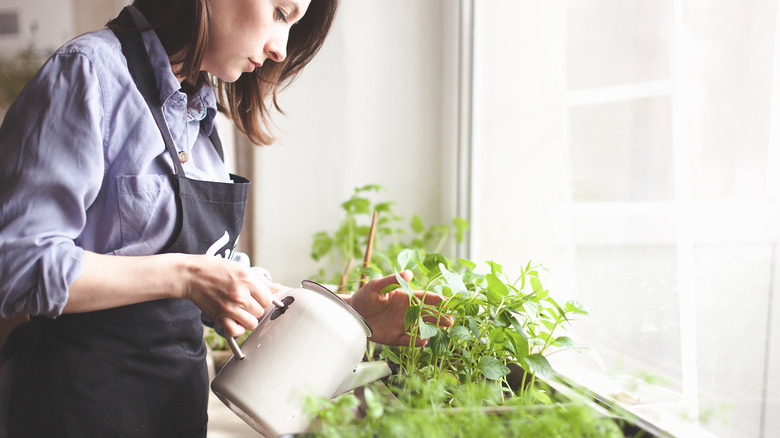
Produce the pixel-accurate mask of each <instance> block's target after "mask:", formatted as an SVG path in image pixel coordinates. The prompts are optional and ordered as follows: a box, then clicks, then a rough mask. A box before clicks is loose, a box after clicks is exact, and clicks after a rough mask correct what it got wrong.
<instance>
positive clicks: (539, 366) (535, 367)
mask: <svg viewBox="0 0 780 438" xmlns="http://www.w3.org/2000/svg"><path fill="white" fill-rule="evenodd" d="M520 360H522V361H523V362H525V364H526V365H528V368H529V369H530V370H531V372H533V373H536V374H538V375H540V376H542V377H547V378H548V379H551V378H553V377H555V372H554V371H553V369H552V366H551V365H550V362H548V361H547V358H546V357H544V356H542V355H541V354H538V353H537V354H532V355H530V356H526V357H523V358H520Z"/></svg>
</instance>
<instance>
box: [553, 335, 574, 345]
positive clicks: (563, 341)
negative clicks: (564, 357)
mask: <svg viewBox="0 0 780 438" xmlns="http://www.w3.org/2000/svg"><path fill="white" fill-rule="evenodd" d="M555 345H556V346H558V347H567V348H577V344H575V343H574V340H573V339H572V338H570V337H568V336H558V337H557V338H555Z"/></svg>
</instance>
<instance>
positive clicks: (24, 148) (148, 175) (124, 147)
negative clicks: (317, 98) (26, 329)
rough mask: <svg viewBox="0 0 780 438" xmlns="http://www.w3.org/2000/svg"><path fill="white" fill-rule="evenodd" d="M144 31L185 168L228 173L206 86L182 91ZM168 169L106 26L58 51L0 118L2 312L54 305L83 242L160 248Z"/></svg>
mask: <svg viewBox="0 0 780 438" xmlns="http://www.w3.org/2000/svg"><path fill="white" fill-rule="evenodd" d="M131 12H132V13H133V17H134V19H135V21H136V22H137V23H138V24H139V25H141V26H145V25H146V24H147V23H146V21H145V20H144V19H143V16H142V15H141V14H140V13H139V12H138V10H136V9H134V8H132V7H131ZM142 37H143V41H144V45H145V46H146V50H147V52H148V54H149V57H150V60H151V63H152V66H153V68H154V70H155V74H156V78H157V85H158V88H159V90H160V101H161V102H163V114H164V115H165V120H166V122H167V124H168V127H169V129H170V131H171V135H172V136H173V140H174V143H175V144H176V147H177V149H178V150H179V151H183V152H186V154H187V156H188V157H189V158H188V160H187V161H186V162H184V163H183V167H184V171H185V173H186V175H187V176H188V177H190V178H194V179H202V180H209V181H222V182H228V181H229V175H228V172H227V171H226V169H225V167H224V165H223V163H222V161H221V160H220V158H219V156H218V155H217V152H216V151H215V150H214V147H213V146H212V144H211V142H210V140H209V139H208V137H207V136H208V134H210V132H211V129H212V127H213V125H214V116H215V115H216V111H217V110H216V103H215V97H214V92H213V90H212V89H211V87H208V86H206V87H204V88H203V89H201V90H200V91H199V92H198V93H196V94H194V95H190V96H188V95H186V94H184V93H182V92H181V91H179V88H180V83H179V81H178V80H177V79H176V77H175V76H174V75H173V73H172V70H171V65H170V62H169V60H168V56H167V54H166V52H165V49H164V48H163V46H162V44H161V43H160V40H159V39H158V38H157V35H156V34H155V33H154V31H147V32H144V33H143V34H142ZM172 172H173V163H172V159H171V157H170V155H169V154H168V152H167V151H166V149H165V145H164V143H163V140H162V136H161V134H160V131H159V129H158V128H157V125H155V123H154V119H153V118H152V114H151V112H150V111H149V109H148V107H147V106H146V103H145V101H144V99H143V97H142V96H141V94H140V92H139V91H138V89H137V88H136V85H135V83H134V82H133V78H132V77H131V76H130V73H129V71H128V69H127V61H126V60H125V57H124V56H123V55H122V49H121V46H120V44H119V41H118V40H117V38H116V36H115V35H114V34H113V32H111V31H110V30H108V29H102V30H98V31H95V32H91V33H88V34H85V35H82V36H80V37H77V38H75V39H74V40H72V41H70V42H68V43H67V44H65V45H64V46H63V47H61V48H60V49H59V50H57V52H56V53H54V55H53V56H52V57H51V58H50V59H49V60H48V61H47V62H46V63H45V65H44V66H43V67H42V68H41V70H40V71H39V72H38V74H37V75H36V76H35V77H34V78H33V79H32V80H31V81H30V82H29V84H28V85H27V86H26V87H25V88H24V90H23V91H22V92H21V94H20V95H19V97H18V98H17V100H16V101H15V102H14V104H13V105H12V106H11V107H10V108H9V110H8V112H7V114H6V115H5V119H4V120H3V124H2V126H1V127H0V315H2V316H3V317H7V316H9V315H11V314H14V313H18V312H26V313H28V314H31V315H38V314H40V315H48V316H56V315H59V314H60V313H61V312H62V309H63V307H64V306H65V302H66V301H67V299H68V286H69V285H70V284H71V283H72V282H73V281H74V280H75V279H76V278H78V276H79V275H81V272H82V266H83V260H84V250H89V251H94V252H97V253H103V254H116V255H147V254H154V253H157V252H159V251H160V250H162V249H163V247H164V246H165V244H166V243H167V242H168V240H169V239H170V238H171V236H172V234H173V233H174V229H175V225H176V202H175V198H174V193H173V189H172V187H171V185H170V182H169V179H168V178H167V177H166V176H165V175H166V174H170V173H172Z"/></svg>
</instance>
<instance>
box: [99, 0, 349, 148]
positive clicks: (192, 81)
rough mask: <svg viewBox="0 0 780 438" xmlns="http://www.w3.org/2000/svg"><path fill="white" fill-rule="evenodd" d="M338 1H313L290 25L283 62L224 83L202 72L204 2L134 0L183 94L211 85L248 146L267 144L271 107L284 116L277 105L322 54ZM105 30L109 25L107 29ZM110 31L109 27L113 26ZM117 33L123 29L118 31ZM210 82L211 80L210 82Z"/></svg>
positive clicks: (205, 29)
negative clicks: (168, 61)
mask: <svg viewBox="0 0 780 438" xmlns="http://www.w3.org/2000/svg"><path fill="white" fill-rule="evenodd" d="M337 5H338V0H311V4H310V5H309V8H308V10H307V11H306V14H305V15H304V16H303V18H301V20H300V21H299V22H298V23H297V24H295V25H294V26H292V28H291V29H290V36H289V38H288V41H287V58H286V59H285V60H284V61H282V62H279V63H276V62H271V60H267V61H266V62H265V63H264V64H263V67H261V68H258V69H255V71H254V72H252V73H244V74H242V75H241V76H240V77H239V78H238V80H237V81H236V82H233V83H226V82H224V81H222V80H220V79H217V78H213V79H212V78H210V76H209V75H208V74H207V73H206V72H203V71H201V64H202V62H203V54H204V52H205V50H206V45H207V43H208V34H209V32H208V30H209V6H208V0H135V1H134V2H133V6H135V7H136V8H138V10H139V11H141V13H142V14H143V15H144V17H146V19H147V20H148V21H149V24H150V26H151V28H152V29H154V30H155V31H156V32H157V35H158V37H159V38H160V41H161V42H162V44H163V46H164V47H165V51H166V52H167V53H168V56H169V58H170V60H171V64H172V65H174V66H178V70H177V71H175V72H174V73H175V74H176V75H177V76H181V77H184V78H185V80H184V82H182V91H185V92H192V91H194V90H197V89H199V88H200V87H201V86H203V85H205V84H211V85H212V86H213V87H214V88H215V92H216V95H217V105H218V106H219V109H220V111H223V112H225V113H226V114H227V115H228V116H229V117H230V118H231V119H233V122H234V123H235V124H236V127H237V128H238V129H239V130H240V131H241V132H243V133H244V134H245V135H246V136H247V137H248V138H249V140H250V141H251V142H252V143H255V144H266V145H267V144H271V143H273V142H274V140H275V138H274V136H273V134H272V133H271V117H270V111H271V108H272V107H273V108H275V109H276V110H277V111H279V112H280V113H281V112H282V110H281V108H280V107H279V103H278V101H277V96H278V94H279V92H280V91H281V90H283V89H284V88H285V87H287V86H288V85H289V84H290V83H291V82H292V81H293V80H294V79H295V77H296V76H297V75H298V74H299V73H300V72H301V70H302V69H303V67H305V66H306V64H308V63H309V61H311V59H312V58H313V57H314V55H316V54H317V52H318V51H319V50H320V47H322V44H323V42H324V41H325V37H326V36H327V35H328V31H329V30H330V26H331V24H332V23H333V19H334V17H335V15H336V7H337ZM109 27H112V26H111V25H109ZM112 28H113V27H112ZM116 30H121V29H116ZM212 81H213V82H212Z"/></svg>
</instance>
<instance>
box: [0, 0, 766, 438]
mask: <svg viewBox="0 0 780 438" xmlns="http://www.w3.org/2000/svg"><path fill="white" fill-rule="evenodd" d="M124 4H125V2H124V1H119V0H116V1H114V0H46V1H44V0H0V57H1V59H0V81H2V82H0V96H1V97H0V107H7V106H8V105H9V104H10V101H11V100H12V99H13V96H14V95H15V93H17V92H18V89H19V88H20V87H21V85H22V84H23V83H24V82H26V79H25V78H26V77H27V78H29V74H31V72H32V71H34V70H35V69H36V68H37V67H38V66H39V65H40V63H41V62H43V59H45V57H46V56H48V54H50V53H51V52H52V51H53V50H55V49H56V48H57V47H58V46H59V45H60V44H62V43H63V42H65V41H66V40H67V39H69V38H72V37H73V36H75V35H77V34H79V33H82V32H85V31H88V30H91V29H97V28H99V27H101V26H103V25H104V24H105V22H106V21H108V19H110V18H112V17H113V16H114V15H115V14H116V13H117V12H118V11H119V10H120V9H121V7H122V6H123V5H124ZM779 20H780V10H779V9H778V1H777V0H740V1H738V2H737V1H733V0H731V1H729V0H620V1H614V0H576V1H566V0H548V1H544V2H541V1H538V0H426V1H415V0H342V2H341V8H340V10H339V13H338V16H337V19H336V23H335V27H334V28H333V30H332V33H331V35H330V37H329V39H328V41H327V42H326V44H325V46H324V47H323V49H322V51H321V52H320V54H319V55H318V57H317V58H316V59H315V60H314V61H313V62H312V64H310V65H309V66H308V67H307V69H306V70H305V71H304V72H303V74H302V75H301V77H300V78H299V80H298V81H297V82H296V83H295V84H294V85H293V86H292V87H290V88H289V89H288V90H286V92H285V93H284V94H283V95H282V98H281V100H280V102H281V106H282V108H283V110H284V111H285V115H279V116H277V117H276V119H275V120H276V122H277V124H278V133H279V142H278V144H275V145H272V146H269V147H263V148H254V147H251V146H250V145H248V144H247V142H246V140H245V139H243V138H242V137H241V136H240V135H236V134H235V132H234V131H231V129H230V123H229V121H227V120H222V121H221V124H220V127H221V129H222V136H223V138H228V142H227V143H229V145H230V147H231V153H230V160H231V166H232V167H233V168H234V169H235V170H236V171H237V173H241V174H244V175H246V176H248V177H249V178H250V179H251V180H252V182H253V194H252V201H253V206H252V210H251V212H250V219H249V221H248V223H247V229H246V231H245V232H244V235H243V236H242V246H243V248H244V250H245V251H247V252H248V253H250V255H251V256H252V258H253V261H254V263H255V264H257V265H261V266H264V267H265V268H267V269H269V270H270V271H271V273H272V275H273V276H274V278H275V279H276V280H277V281H281V282H283V283H286V284H289V285H295V284H297V283H298V282H300V281H301V280H303V279H306V278H307V277H309V276H310V275H312V273H314V272H315V271H316V269H317V264H316V263H315V262H314V261H313V260H312V259H311V258H310V257H309V254H310V251H311V243H312V236H313V234H314V233H316V232H318V231H322V230H332V229H335V228H336V227H337V226H338V223H339V221H340V219H341V218H342V216H343V211H342V210H341V209H340V206H339V204H340V203H341V202H342V201H344V200H345V199H347V198H348V197H349V196H350V195H351V194H352V193H353V188H354V187H357V186H363V185H366V184H379V185H382V186H383V187H385V188H386V189H387V191H386V192H385V193H386V196H387V197H388V198H389V199H391V200H392V201H393V202H395V205H394V208H395V210H396V212H397V213H399V214H400V215H404V216H407V215H410V214H417V215H419V216H420V217H421V218H422V219H423V220H424V221H425V222H426V223H445V222H448V221H449V220H451V219H452V218H453V217H455V216H459V217H463V218H466V219H468V220H469V221H470V223H471V231H470V233H469V234H468V237H467V239H466V241H464V243H463V244H461V245H458V246H457V247H455V248H451V250H452V251H453V253H457V254H458V255H460V256H464V257H468V258H470V259H472V260H476V261H487V260H494V261H496V262H498V263H501V264H502V265H503V266H504V269H505V271H507V272H510V273H511V272H515V273H518V272H519V268H520V267H521V266H525V265H526V263H528V261H533V262H535V263H540V264H542V265H543V266H545V267H546V268H547V269H548V271H549V272H548V276H549V280H548V281H549V284H550V289H551V293H552V294H553V295H555V296H558V297H562V298H572V299H577V300H579V301H580V302H582V303H583V304H584V305H585V306H586V307H587V308H588V309H589V310H590V315H588V316H587V317H584V318H583V319H582V320H581V321H577V322H576V323H575V324H574V325H573V327H572V329H571V332H572V334H571V336H572V337H573V338H575V339H576V340H577V342H578V344H580V345H583V346H587V347H589V349H590V351H591V352H590V353H588V352H586V351H580V352H565V353H560V354H554V355H553V356H552V357H550V359H551V360H552V361H554V362H553V363H554V366H555V367H556V369H557V370H558V371H560V372H562V373H564V374H566V375H568V376H571V377H572V378H574V379H575V380H576V381H577V382H579V383H581V384H583V385H585V386H588V387H590V388H593V389H594V390H597V391H599V392H602V393H604V394H608V395H610V396H612V397H613V398H615V399H617V400H619V401H620V402H622V403H623V404H624V405H625V406H627V407H629V408H631V409H632V410H634V411H635V412H637V413H639V414H640V415H642V416H643V417H645V418H648V419H650V420H651V421H653V422H656V423H657V424H658V425H659V426H661V427H663V428H665V429H667V430H670V431H671V432H673V433H676V434H678V435H679V436H708V435H711V436H719V437H771V436H778V435H780V417H778V415H777V413H778V412H780V293H779V291H780V286H779V285H778V284H779V283H780V281H779V279H777V278H776V277H777V273H776V271H777V268H778V267H780V254H779V253H778V243H779V240H780V202H779V201H778V197H779V196H780V143H779V142H780V137H778V133H780V131H778V128H780V99H779V98H780V86H779V85H778V79H780V68H778V61H780V38H779V37H780V33H779V31H780V27H778V23H779V22H780V21H779ZM2 111H3V110H1V109H0V112H2ZM773 414H774V415H773Z"/></svg>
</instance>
